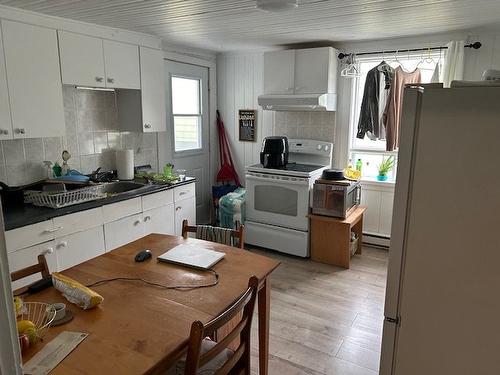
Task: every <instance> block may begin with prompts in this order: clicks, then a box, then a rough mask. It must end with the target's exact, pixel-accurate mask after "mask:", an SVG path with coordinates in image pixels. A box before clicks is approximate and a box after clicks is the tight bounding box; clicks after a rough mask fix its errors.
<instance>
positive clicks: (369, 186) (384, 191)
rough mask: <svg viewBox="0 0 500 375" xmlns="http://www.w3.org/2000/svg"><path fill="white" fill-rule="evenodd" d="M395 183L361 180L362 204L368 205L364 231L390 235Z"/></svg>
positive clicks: (383, 235)
mask: <svg viewBox="0 0 500 375" xmlns="http://www.w3.org/2000/svg"><path fill="white" fill-rule="evenodd" d="M393 201H394V185H392V184H391V185H388V184H383V183H380V184H379V183H373V182H361V205H362V206H366V212H365V214H364V217H363V232H364V233H365V234H369V235H370V234H371V235H375V236H382V237H390V236H391V225H392V207H393Z"/></svg>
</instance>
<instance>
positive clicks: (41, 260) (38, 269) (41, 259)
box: [10, 254, 50, 294]
mask: <svg viewBox="0 0 500 375" xmlns="http://www.w3.org/2000/svg"><path fill="white" fill-rule="evenodd" d="M37 273H41V274H42V278H46V277H49V276H50V271H49V266H48V265H47V260H46V259H45V255H43V254H40V255H39V256H38V263H37V264H34V265H32V266H29V267H26V268H21V269H20V270H17V271H14V272H12V273H11V274H10V279H11V280H12V281H13V282H14V281H16V280H20V279H24V278H25V277H28V276H31V275H35V274H37ZM27 289H28V286H23V287H20V288H18V289H16V294H18V293H19V292H21V293H24V292H25V291H26V290H27Z"/></svg>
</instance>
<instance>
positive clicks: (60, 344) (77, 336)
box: [23, 331, 88, 375]
mask: <svg viewBox="0 0 500 375" xmlns="http://www.w3.org/2000/svg"><path fill="white" fill-rule="evenodd" d="M87 336H88V334H87V333H82V332H69V331H64V332H61V333H60V334H59V335H57V337H56V338H54V339H53V340H52V341H50V342H49V343H48V344H47V345H45V346H44V347H43V349H42V350H40V351H39V352H38V353H36V354H35V355H34V356H33V358H31V359H30V360H29V361H28V362H27V363H26V364H25V365H24V366H23V373H24V374H28V375H46V374H48V373H49V372H50V371H52V370H53V369H54V368H55V367H56V366H57V365H58V364H59V363H60V362H61V361H62V360H63V359H64V358H66V356H67V355H68V354H69V353H71V352H72V351H73V350H74V349H75V348H76V347H77V346H78V344H80V343H81V342H82V341H83V340H85V338H86V337H87Z"/></svg>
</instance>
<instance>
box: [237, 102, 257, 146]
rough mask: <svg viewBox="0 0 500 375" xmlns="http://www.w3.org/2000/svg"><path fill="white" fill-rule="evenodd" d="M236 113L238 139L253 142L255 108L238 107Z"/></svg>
mask: <svg viewBox="0 0 500 375" xmlns="http://www.w3.org/2000/svg"><path fill="white" fill-rule="evenodd" d="M238 113H239V114H238V121H239V125H240V141H246V142H255V125H256V121H257V111H256V110H255V109H240V110H239V112H238Z"/></svg>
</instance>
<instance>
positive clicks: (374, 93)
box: [356, 61, 394, 139]
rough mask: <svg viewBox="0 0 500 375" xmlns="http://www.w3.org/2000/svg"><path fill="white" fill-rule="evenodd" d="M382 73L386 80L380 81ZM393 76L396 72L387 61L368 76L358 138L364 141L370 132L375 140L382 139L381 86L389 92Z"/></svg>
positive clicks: (360, 114) (369, 72)
mask: <svg viewBox="0 0 500 375" xmlns="http://www.w3.org/2000/svg"><path fill="white" fill-rule="evenodd" d="M380 73H383V75H384V80H381V79H380V78H381V74H380ZM393 75H394V70H393V69H392V68H391V67H390V66H389V65H388V64H387V63H386V62H385V61H382V62H381V63H380V64H379V65H377V66H376V67H375V68H373V69H370V70H369V71H368V73H367V74H366V81H365V88H364V92H363V100H362V102H361V109H360V113H359V121H358V132H357V134H356V137H358V138H361V139H363V138H364V137H365V134H366V133H367V132H370V133H371V134H372V135H373V136H374V137H375V138H380V135H381V126H383V125H382V124H381V122H380V113H379V92H380V85H381V84H382V83H383V84H384V85H385V89H386V90H388V89H389V88H390V84H391V82H392V77H393ZM381 81H382V82H381ZM384 81H385V82H384Z"/></svg>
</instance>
